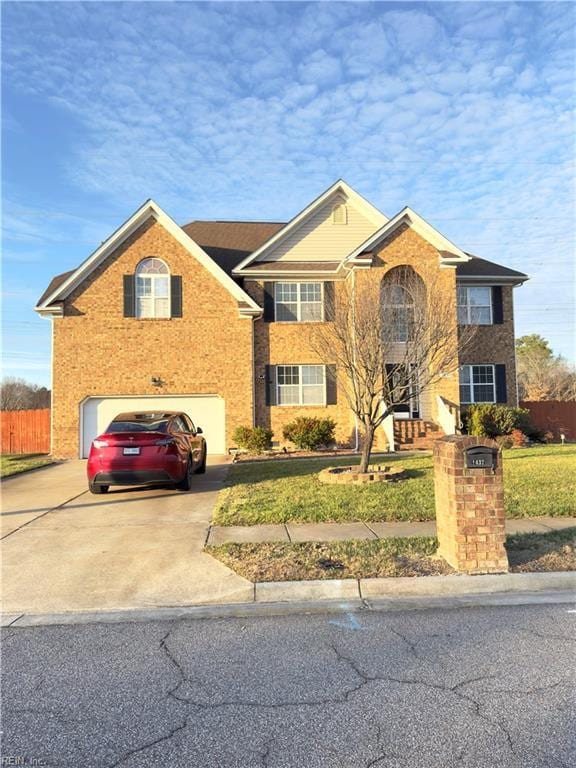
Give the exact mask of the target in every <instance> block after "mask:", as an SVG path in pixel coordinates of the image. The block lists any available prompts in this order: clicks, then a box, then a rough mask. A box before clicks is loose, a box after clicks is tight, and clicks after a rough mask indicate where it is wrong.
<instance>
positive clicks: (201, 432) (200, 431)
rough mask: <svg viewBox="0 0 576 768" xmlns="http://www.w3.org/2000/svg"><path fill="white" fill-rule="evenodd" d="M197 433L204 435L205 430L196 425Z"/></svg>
mask: <svg viewBox="0 0 576 768" xmlns="http://www.w3.org/2000/svg"><path fill="white" fill-rule="evenodd" d="M196 434H197V435H203V434H204V432H203V430H202V427H196Z"/></svg>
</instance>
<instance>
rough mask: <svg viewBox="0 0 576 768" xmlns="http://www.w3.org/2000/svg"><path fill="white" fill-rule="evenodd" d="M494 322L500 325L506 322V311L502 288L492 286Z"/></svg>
mask: <svg viewBox="0 0 576 768" xmlns="http://www.w3.org/2000/svg"><path fill="white" fill-rule="evenodd" d="M492 322H493V323H494V324H495V325H500V324H501V323H503V322H504V309H503V306H502V286H501V285H493V286H492Z"/></svg>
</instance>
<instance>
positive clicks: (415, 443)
mask: <svg viewBox="0 0 576 768" xmlns="http://www.w3.org/2000/svg"><path fill="white" fill-rule="evenodd" d="M439 437H444V432H443V431H442V430H441V429H440V427H439V426H438V425H437V424H434V422H432V421H424V419H396V420H395V421H394V441H395V443H396V448H397V450H399V451H413V450H415V449H422V450H432V447H433V445H434V441H435V440H438V438H439Z"/></svg>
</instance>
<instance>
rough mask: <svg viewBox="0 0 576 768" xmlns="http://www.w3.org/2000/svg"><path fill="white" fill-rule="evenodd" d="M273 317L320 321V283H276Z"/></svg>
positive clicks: (288, 320) (321, 315)
mask: <svg viewBox="0 0 576 768" xmlns="http://www.w3.org/2000/svg"><path fill="white" fill-rule="evenodd" d="M274 303H275V317H276V320H278V321H280V322H281V321H284V322H290V321H292V322H303V323H305V322H320V321H322V320H323V319H324V306H323V304H324V302H323V296H322V283H276V284H275V288H274Z"/></svg>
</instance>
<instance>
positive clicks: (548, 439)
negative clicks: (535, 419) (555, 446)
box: [544, 430, 554, 443]
mask: <svg viewBox="0 0 576 768" xmlns="http://www.w3.org/2000/svg"><path fill="white" fill-rule="evenodd" d="M544 442H545V443H553V442H554V432H551V431H550V430H548V431H547V432H545V433H544Z"/></svg>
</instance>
